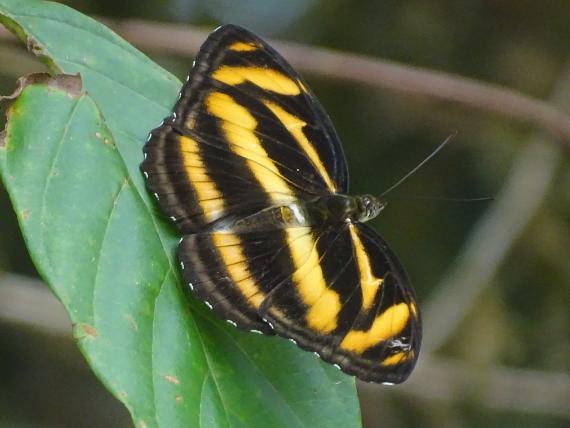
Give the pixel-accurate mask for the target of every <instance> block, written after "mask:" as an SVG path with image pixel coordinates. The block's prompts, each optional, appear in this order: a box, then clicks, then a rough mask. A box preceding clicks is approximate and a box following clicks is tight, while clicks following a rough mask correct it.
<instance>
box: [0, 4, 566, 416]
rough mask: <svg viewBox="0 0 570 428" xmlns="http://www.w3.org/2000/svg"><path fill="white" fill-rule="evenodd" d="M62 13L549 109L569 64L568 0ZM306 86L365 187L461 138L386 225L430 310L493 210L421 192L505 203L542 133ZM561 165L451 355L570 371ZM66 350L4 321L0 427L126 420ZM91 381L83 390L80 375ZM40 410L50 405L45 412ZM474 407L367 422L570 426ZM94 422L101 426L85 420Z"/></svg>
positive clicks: (353, 90) (381, 94) (399, 198)
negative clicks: (389, 67) (255, 40)
mask: <svg viewBox="0 0 570 428" xmlns="http://www.w3.org/2000/svg"><path fill="white" fill-rule="evenodd" d="M65 3H67V4H69V5H70V6H72V7H74V8H76V9H78V10H79V11H81V12H83V13H87V14H95V15H100V16H105V17H111V18H121V19H125V18H128V19H131V18H141V19H150V20H158V21H168V22H178V23H187V24H190V25H201V26H209V27H214V26H217V25H219V24H221V23H225V22H232V23H235V24H240V25H245V26H247V27H248V28H249V29H251V30H252V31H254V32H258V33H259V34H261V35H266V36H271V37H274V38H282V39H284V40H290V41H295V42H298V43H305V44H314V45H320V46H325V47H329V48H332V49H338V50H343V51H347V52H354V53H362V54H367V55H370V56H373V57H379V58H384V59H390V60H395V61H400V62H402V63H405V64H409V65H413V66H422V67H428V68H433V69H436V70H443V71H446V72H450V73H457V74H459V75H463V76H468V77H473V78H477V79H481V80H485V81H488V82H492V83H497V84H500V85H504V86H506V87H510V88H513V89H516V90H519V91H521V92H523V93H526V94H529V95H532V96H535V97H538V98H541V99H548V98H549V97H550V95H551V91H552V90H553V88H554V86H555V84H556V82H557V80H558V79H559V78H560V76H561V74H562V73H563V71H564V70H565V67H567V66H568V60H569V59H570V25H568V24H569V23H570V8H569V7H568V4H567V2H561V1H553V0H544V1H541V2H532V1H529V0H519V1H514V0H511V1H507V0H499V1H490V0H488V1H482V0H479V1H476V0H461V1H452V0H438V1H432V2H425V1H421V0H413V1H408V2H400V1H394V0H389V1H382V2H379V1H372V0H368V1H358V2H356V1H349V0H330V1H323V0H321V1H318V0H306V1H301V0H296V1H292V2H286V3H285V2H277V1H274V2H265V1H262V0H259V1H257V2H255V1H248V2H247V3H242V2H230V1H222V0H219V1H207V0H201V1H185V0H137V1H134V0H128V1H123V2H115V1H111V0H98V1H87V0H74V1H66V2H65ZM0 47H2V46H1V45H0ZM21 57H22V66H21V67H22V68H21V69H22V72H21V73H19V74H24V73H26V72H28V71H29V70H28V68H29V64H28V63H27V62H26V61H28V60H29V58H28V59H26V58H27V56H26V55H21ZM3 58H6V55H5V54H4V53H2V56H1V57H0V93H3V94H6V93H10V92H11V90H12V88H13V86H14V80H15V77H16V74H18V73H17V70H18V67H17V66H18V62H17V61H16V62H14V61H10V64H9V66H8V63H7V62H5V61H2V59H3ZM15 58H18V56H15ZM154 59H155V60H157V61H158V62H160V63H162V64H163V65H164V66H165V67H166V68H168V69H170V70H172V71H173V72H174V73H176V74H177V75H179V76H180V77H183V76H184V74H185V73H186V71H187V69H189V66H190V64H191V59H190V58H176V57H169V56H167V55H155V58H154ZM24 63H25V64H24ZM38 67H41V66H38ZM14 70H16V71H14ZM306 78H307V80H308V81H309V84H310V85H311V87H312V89H313V91H314V92H315V93H316V94H317V95H318V97H319V98H320V100H321V102H322V104H323V105H324V106H325V108H326V109H327V111H328V112H329V114H330V116H331V118H332V120H333V122H334V124H335V126H336V128H337V131H338V133H339V135H340V137H341V139H342V140H343V142H344V147H345V151H346V154H347V158H348V162H349V167H350V172H351V189H352V191H353V192H354V193H358V192H367V193H381V192H382V190H383V189H385V188H387V187H388V186H389V185H391V184H392V183H393V182H394V181H395V180H396V179H397V178H399V177H400V176H402V175H403V174H405V173H406V172H407V171H409V170H410V169H411V168H412V167H413V166H414V165H415V164H416V163H417V162H419V161H420V160H421V159H423V158H424V157H425V156H426V155H427V154H428V153H430V151H431V150H433V149H434V148H435V147H436V146H437V144H438V143H439V142H441V141H442V140H443V139H444V138H445V137H447V136H448V135H449V134H450V133H451V132H453V131H455V130H457V131H458V136H457V138H456V141H455V142H453V143H452V144H451V145H450V146H449V147H448V148H446V149H445V150H444V152H442V153H441V154H440V155H438V157H437V158H436V159H435V160H433V161H432V162H431V163H430V164H429V165H428V166H426V167H425V168H423V169H422V170H421V171H420V172H418V173H417V174H416V175H415V177H414V178H412V179H410V180H409V181H408V182H406V184H405V185H403V186H402V187H401V188H399V189H398V190H397V191H395V192H394V194H393V197H392V198H391V199H390V201H389V202H390V203H389V206H388V208H387V209H386V210H385V212H384V213H383V214H382V216H381V217H380V218H378V219H377V220H375V221H374V223H373V226H374V227H375V228H376V229H377V230H378V231H380V232H381V233H382V234H383V236H384V237H385V238H386V239H387V241H388V242H390V243H391V245H392V246H393V248H394V250H395V251H396V252H397V253H398V255H399V256H400V258H401V259H402V261H403V263H404V264H405V266H406V267H407V270H408V271H409V273H410V276H411V277H412V280H413V282H414V285H415V288H416V290H417V292H418V294H419V297H420V301H421V302H422V301H426V300H428V299H429V297H430V295H431V294H432V292H433V291H434V290H436V289H437V285H438V282H439V281H440V280H441V278H442V276H443V275H444V273H445V272H446V271H447V270H448V269H449V268H450V266H451V264H452V263H453V261H454V259H455V258H456V256H457V255H458V254H460V252H461V249H462V248H463V246H464V244H465V241H466V239H467V238H468V237H469V234H470V232H471V231H472V230H473V227H474V226H475V225H476V223H477V221H478V220H479V219H480V218H481V216H482V215H483V214H484V213H485V212H486V210H487V209H488V207H489V205H490V203H481V202H473V203H454V202H450V201H442V200H439V199H432V200H429V199H428V200H425V199H417V198H415V197H416V196H420V197H434V198H440V197H442V198H446V197H447V198H454V197H461V198H468V197H480V196H494V195H495V194H496V193H497V192H498V190H499V189H500V188H501V186H502V184H503V183H504V180H505V178H506V177H507V176H508V174H509V172H510V169H511V166H512V163H513V160H514V159H515V158H516V155H517V153H519V151H520V150H521V149H522V148H523V147H524V146H525V145H526V144H527V142H528V139H529V137H530V135H531V134H532V132H533V131H534V130H533V129H532V128H531V127H530V126H529V125H528V124H525V123H520V122H519V123H517V122H511V121H507V120H505V119H504V118H502V117H498V116H496V115H492V114H489V113H482V112H479V111H473V110H470V109H467V108H465V107H458V106H457V105H450V104H447V103H441V102H435V101H433V100H429V99H423V98H418V97H412V96H406V95H402V94H396V93H393V92H388V91H380V90H371V89H370V88H369V87H363V86H354V85H352V84H347V83H344V82H335V81H331V80H323V79H315V78H314V77H313V76H306ZM561 156H564V159H563V167H562V169H560V170H559V171H558V172H557V174H556V175H555V180H554V182H553V183H552V184H551V186H550V191H549V193H548V197H547V198H546V200H545V202H544V203H543V204H542V205H541V208H540V209H539V211H538V212H537V213H536V214H535V215H534V216H533V218H532V221H531V222H530V224H529V225H528V226H527V227H526V228H525V230H524V232H523V233H522V234H521V236H519V237H518V239H517V241H516V242H515V243H514V246H513V247H512V248H511V249H510V251H509V253H508V257H507V258H506V260H505V262H504V263H502V264H501V266H500V269H499V272H498V273H497V275H495V276H494V278H493V280H492V283H491V284H489V287H488V288H487V290H486V292H485V293H484V294H483V295H482V296H480V297H479V298H478V300H477V301H476V302H475V303H474V305H473V308H472V310H471V311H470V313H468V314H466V315H467V316H466V318H465V320H464V321H463V322H462V323H461V324H460V325H458V326H457V327H456V329H455V333H454V335H453V337H452V338H451V340H450V341H448V342H447V343H446V344H445V346H444V347H443V348H442V349H440V350H439V351H438V352H437V355H438V356H441V357H453V358H457V359H461V360H465V361H468V362H470V363H473V364H474V365H475V366H477V365H479V366H481V367H487V368H488V367H495V366H497V367H498V366H508V367H514V368H519V369H522V370H524V369H528V370H536V371H541V370H544V371H555V372H566V373H567V372H568V371H570V340H569V338H570V311H569V310H568V307H569V302H570V287H569V285H570V264H569V263H568V260H569V259H570V162H569V161H568V153H564V154H562V155H561ZM0 219H1V221H0V269H2V270H5V271H10V272H17V273H21V274H26V275H35V272H34V269H33V267H32V265H31V263H30V261H29V259H28V256H27V253H26V250H25V246H24V245H23V243H22V240H21V238H20V235H19V232H18V227H17V224H16V221H15V217H14V215H13V213H12V212H11V208H10V204H9V201H8V199H7V196H6V194H5V192H4V190H3V189H2V188H0ZM449 304H450V305H452V304H453V302H449ZM429 328H430V326H429V325H426V326H425V329H429ZM56 343H57V342H55V341H54V340H53V339H46V338H43V337H41V335H38V333H37V332H30V331H27V330H22V331H21V330H18V328H17V326H11V325H5V324H3V321H2V320H1V319H0V349H1V350H2V351H1V352H0V378H1V379H2V386H1V387H0V425H1V424H2V423H4V426H45V427H50V426H53V427H60V426H62V427H63V426H125V424H128V418H126V415H125V413H124V412H123V411H122V409H120V408H119V407H118V404H115V403H114V402H113V401H112V400H110V399H109V398H106V395H105V392H104V391H103V390H102V388H101V387H100V386H98V385H97V384H96V382H94V381H93V378H92V377H91V375H90V374H89V372H88V371H87V370H86V369H85V367H84V365H83V363H82V362H81V359H80V357H79V356H78V355H77V354H78V353H77V352H76V351H72V350H71V349H70V350H69V352H65V355H62V354H61V353H59V354H57V356H54V351H53V349H54V348H57V347H58V346H59V345H57V344H56ZM38 353H40V354H42V356H43V358H38V355H37V354H38ZM78 361H79V362H78ZM22 362H25V364H24V363H22ZM482 370H483V371H484V369H482ZM18 372H26V373H34V376H28V377H26V378H25V382H27V383H29V385H27V387H26V388H23V387H22V378H21V377H20V376H16V374H17V373H18ZM56 378H59V379H60V380H61V379H67V381H61V382H57V381H56V380H55V379H56ZM78 378H81V379H83V381H77V382H75V381H70V380H69V379H78ZM49 385H54V386H53V387H50V386H49ZM84 388H91V389H89V391H93V392H90V393H89V394H88V395H89V397H93V399H92V400H91V402H84V401H87V400H83V401H82V400H74V401H72V403H73V404H72V405H71V406H70V405H68V403H69V400H70V399H71V398H72V397H78V396H80V397H83V395H80V394H79V393H78V391H79V390H81V391H83V390H84ZM78 394H79V395H78ZM90 394H93V395H90ZM458 395H459V396H460V395H461V394H458ZM515 398H517V397H515ZM518 399H524V397H522V398H521V397H518ZM30 402H33V403H36V405H37V407H34V408H33V409H32V408H31V407H30ZM477 402H478V398H477V397H472V398H471V399H466V398H465V397H463V398H462V399H460V400H459V401H458V403H448V404H445V403H443V404H442V403H435V402H434V403H431V402H430V401H429V400H427V399H426V400H425V401H422V402H415V401H414V400H411V399H406V398H405V397H402V398H399V397H395V396H390V397H389V399H388V403H387V405H388V407H389V409H390V410H391V411H390V415H391V417H388V415H386V419H385V420H381V421H373V422H370V419H367V421H368V424H369V425H370V426H395V427H400V426H418V427H422V426H434V427H435V426H443V425H447V426H466V427H477V426H489V427H491V426H497V427H510V426H512V427H521V426H525V427H562V426H567V424H568V423H569V421H568V419H563V418H561V417H559V416H549V415H539V414H527V413H514V412H508V411H504V410H491V409H489V408H484V407H482V406H479V405H478V404H477ZM95 406H97V408H95ZM114 406H116V407H114ZM363 410H364V412H365V413H366V410H367V409H366V408H364V409H363ZM109 415H113V418H109V417H108V416H109ZM34 416H36V417H37V418H34ZM111 419H113V420H114V421H115V422H114V425H112V422H110V421H111ZM86 420H89V421H91V422H89V423H87V424H85V423H84V422H85V421H86ZM382 422H384V424H382Z"/></svg>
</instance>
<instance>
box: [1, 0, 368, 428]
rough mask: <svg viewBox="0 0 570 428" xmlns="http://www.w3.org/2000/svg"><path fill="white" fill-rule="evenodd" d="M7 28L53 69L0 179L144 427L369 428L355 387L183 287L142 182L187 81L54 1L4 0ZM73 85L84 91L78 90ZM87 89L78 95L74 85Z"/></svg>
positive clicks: (89, 342)
mask: <svg viewBox="0 0 570 428" xmlns="http://www.w3.org/2000/svg"><path fill="white" fill-rule="evenodd" d="M0 21H1V22H2V23H4V24H5V25H6V26H7V27H8V28H9V29H11V30H12V31H13V32H14V33H15V34H17V35H18V37H20V38H21V39H22V40H24V41H25V42H26V43H27V45H28V46H29V47H31V49H32V50H33V52H34V53H36V54H38V55H41V56H43V57H44V58H45V59H46V61H47V62H48V64H49V65H50V67H51V68H52V70H53V71H57V72H62V73H68V74H75V73H79V74H80V76H81V79H82V81H83V89H84V90H83V91H78V90H73V89H70V87H69V86H67V85H61V81H62V80H63V81H66V82H69V81H72V80H73V79H72V78H69V77H68V78H65V79H64V78H59V79H56V80H53V79H52V80H48V81H44V82H36V83H35V84H32V85H30V86H28V87H27V88H25V89H24V90H23V92H22V93H21V94H20V96H19V97H18V98H17V100H16V101H15V103H14V104H13V105H12V107H11V108H10V110H9V120H8V125H7V129H6V131H7V132H6V138H5V140H4V142H3V143H0V172H1V174H2V179H3V180H4V183H5V185H6V188H7V189H8V191H9V193H10V196H11V199H12V202H13V205H14V208H15V210H16V213H17V216H18V219H19V222H20V225H21V228H22V231H23V233H24V236H25V239H26V241H27V243H28V248H29V250H30V254H31V256H32V258H33V260H34V262H35V264H36V266H37V267H38V270H39V271H40V272H41V274H42V275H43V276H44V278H45V279H46V281H47V282H48V283H49V284H50V286H51V287H52V289H53V290H54V292H55V293H56V294H57V296H58V297H59V299H60V300H61V301H62V302H63V304H64V305H65V307H66V309H67V311H68V312H69V315H70V317H71V319H72V321H73V323H74V326H75V327H74V332H75V336H76V338H77V340H78V344H79V346H80V348H81V349H82V351H83V352H84V354H85V356H86V358H87V360H88V361H89V363H90V364H91V366H92V367H93V369H94V371H95V372H96V373H97V375H98V376H99V377H100V378H101V380H102V381H103V382H104V383H105V385H107V387H108V388H109V389H110V391H111V392H112V393H113V394H115V396H117V397H118V398H119V399H120V400H121V401H123V402H124V403H125V405H126V406H127V407H128V408H129V410H130V411H131V414H132V416H133V420H134V421H135V423H136V424H137V425H138V426H141V427H155V426H161V427H178V426H185V427H186V426H204V427H214V426H235V427H237V426H248V427H254V426H263V427H267V426H272V427H279V426H283V427H285V426H286V427H295V426H311V427H313V426H327V427H332V426H339V427H350V426H357V425H359V412H358V404H357V400H356V394H355V390H354V382H353V380H352V379H351V378H349V377H347V376H345V375H343V374H341V373H340V372H337V371H336V369H334V368H331V367H330V366H328V365H325V364H322V363H321V362H320V361H318V360H317V359H316V357H314V356H313V355H311V354H308V353H305V352H303V351H301V350H299V349H297V348H296V347H294V346H293V345H291V344H289V343H287V342H285V341H283V340H281V339H278V338H266V337H261V336H256V335H252V334H246V333H242V332H240V331H238V330H236V329H234V328H233V327H231V326H229V325H227V324H226V323H223V322H220V321H219V320H217V319H216V318H215V317H213V316H212V314H211V313H210V312H209V311H208V310H207V309H205V308H204V306H203V305H202V304H201V303H199V302H197V301H194V300H192V299H187V298H186V297H185V296H184V295H183V292H182V290H181V286H180V285H179V282H178V273H177V268H176V264H175V261H174V259H173V253H174V247H175V244H176V241H177V239H178V237H177V236H176V234H175V232H174V231H173V229H172V228H171V227H170V226H169V225H168V224H166V223H165V222H163V221H162V220H161V216H160V214H158V213H157V212H156V210H155V206H154V204H153V201H152V200H151V199H150V198H149V196H148V195H147V192H146V191H145V188H144V183H143V180H142V178H141V175H140V173H139V170H138V164H139V163H140V161H141V159H142V152H141V148H142V144H143V142H144V140H145V138H146V135H147V134H148V132H149V130H150V129H151V128H152V127H154V126H156V125H157V124H158V123H160V121H161V120H162V118H163V117H165V116H166V115H168V114H169V111H170V108H171V106H172V105H173V103H174V101H175V99H176V95H177V92H178V90H179V87H180V82H179V81H178V80H177V79H176V78H175V77H173V76H172V75H170V74H169V73H167V72H166V71H164V70H162V69H161V68H160V67H158V66H157V65H156V64H154V63H153V62H151V61H150V60H149V59H148V58H146V57H145V56H144V55H142V54H141V53H140V52H138V51H137V50H136V49H134V48H133V47H132V46H130V45H129V44H127V43H126V42H125V41H123V40H121V39H120V38H119V37H117V36H116V35H114V34H113V33H112V32H111V31H109V30H108V29H107V28H105V27H104V26H102V25H100V24H99V23H97V22H95V21H93V20H91V19H89V18H87V17H85V16H82V15H80V14H79V13H77V12H74V11H73V10H71V9H69V8H67V7H65V6H63V5H60V4H56V3H50V2H43V1H30V0H28V1H22V0H0ZM70 79H71V80H70ZM72 87H73V86H72Z"/></svg>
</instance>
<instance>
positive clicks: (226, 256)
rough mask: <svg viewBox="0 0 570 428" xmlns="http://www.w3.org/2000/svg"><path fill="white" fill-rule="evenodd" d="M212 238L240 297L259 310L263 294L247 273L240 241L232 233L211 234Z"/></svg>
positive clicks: (248, 272) (249, 273) (246, 264)
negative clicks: (240, 294)
mask: <svg viewBox="0 0 570 428" xmlns="http://www.w3.org/2000/svg"><path fill="white" fill-rule="evenodd" d="M212 238H213V240H214V245H215V246H216V248H217V249H218V252H219V253H220V256H221V257H222V260H223V261H224V264H225V267H226V270H227V271H228V273H229V274H230V276H231V278H232V280H233V281H234V282H235V283H236V285H237V287H238V288H239V290H240V292H241V293H242V295H243V296H244V297H245V299H246V300H247V301H248V302H249V303H250V304H251V305H252V306H253V307H254V308H256V309H257V308H259V305H261V302H263V299H265V294H264V293H263V292H262V291H261V290H260V289H259V287H258V286H257V284H256V282H255V280H254V278H253V276H252V275H251V272H250V271H249V268H248V263H247V258H246V257H245V255H244V254H243V250H242V242H241V239H240V238H239V237H238V236H236V235H234V234H233V233H223V232H220V233H214V234H212Z"/></svg>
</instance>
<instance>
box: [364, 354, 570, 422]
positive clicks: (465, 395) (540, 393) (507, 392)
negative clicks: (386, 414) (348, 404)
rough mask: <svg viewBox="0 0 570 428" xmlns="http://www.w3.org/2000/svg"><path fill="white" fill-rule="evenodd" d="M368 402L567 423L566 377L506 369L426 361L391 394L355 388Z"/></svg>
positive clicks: (569, 389)
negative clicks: (436, 404)
mask: <svg viewBox="0 0 570 428" xmlns="http://www.w3.org/2000/svg"><path fill="white" fill-rule="evenodd" d="M358 386H359V391H360V392H361V393H363V394H366V395H367V399H368V400H369V401H371V400H373V399H374V398H375V399H376V401H378V400H379V399H381V398H382V397H385V396H387V395H392V394H396V395H403V394H404V395H408V396H411V397H414V398H415V399H418V400H420V401H423V402H427V401H440V402H444V403H447V404H454V403H458V404H459V403H469V405H470V406H477V405H479V406H482V407H484V408H488V409H495V410H508V411H515V412H520V413H523V414H532V413H534V414H543V415H549V416H560V417H564V418H569V417H570V406H568V403H570V376H569V375H568V374H567V373H563V372H544V371H535V370H528V369H513V368H507V367H490V366H476V367H474V366H471V365H469V364H466V363H462V362H460V361H454V360H449V359H429V358H424V359H423V361H422V362H421V366H419V367H418V368H416V371H415V372H414V373H413V374H412V376H411V377H410V379H409V380H408V381H406V383H405V384H403V385H399V386H397V387H393V388H389V389H388V388H381V387H378V386H377V385H372V384H366V383H359V385H358Z"/></svg>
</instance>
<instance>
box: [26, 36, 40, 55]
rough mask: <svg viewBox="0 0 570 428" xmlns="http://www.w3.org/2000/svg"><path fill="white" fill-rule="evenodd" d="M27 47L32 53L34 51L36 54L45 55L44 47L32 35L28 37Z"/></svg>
mask: <svg viewBox="0 0 570 428" xmlns="http://www.w3.org/2000/svg"><path fill="white" fill-rule="evenodd" d="M26 48H27V49H28V50H29V51H30V52H31V53H33V54H34V55H35V56H43V55H44V49H43V48H42V47H41V46H40V45H39V44H38V42H37V41H36V40H35V39H34V38H32V37H28V39H27V40H26Z"/></svg>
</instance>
